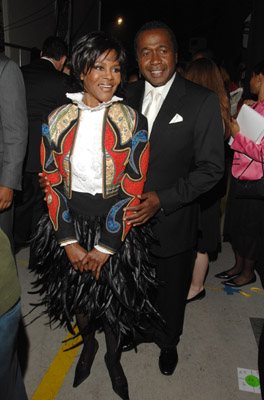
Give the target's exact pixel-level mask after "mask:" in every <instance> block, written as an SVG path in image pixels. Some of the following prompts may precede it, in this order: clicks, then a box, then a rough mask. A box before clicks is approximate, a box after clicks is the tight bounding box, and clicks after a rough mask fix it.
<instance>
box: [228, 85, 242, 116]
mask: <svg viewBox="0 0 264 400" xmlns="http://www.w3.org/2000/svg"><path fill="white" fill-rule="evenodd" d="M242 94H243V88H237V89H236V90H233V91H232V92H230V106H231V116H232V117H233V115H235V114H236V113H237V105H238V103H239V100H240V99H241V96H242Z"/></svg>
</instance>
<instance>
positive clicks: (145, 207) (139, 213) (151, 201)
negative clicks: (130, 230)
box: [124, 192, 161, 226]
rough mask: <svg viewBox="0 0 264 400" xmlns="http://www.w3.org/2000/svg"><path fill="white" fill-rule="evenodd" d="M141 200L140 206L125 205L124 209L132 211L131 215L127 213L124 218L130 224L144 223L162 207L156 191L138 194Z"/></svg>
mask: <svg viewBox="0 0 264 400" xmlns="http://www.w3.org/2000/svg"><path fill="white" fill-rule="evenodd" d="M137 198H138V199H140V200H141V203H140V204H139V205H138V206H134V207H125V208H124V211H126V212H128V211H132V212H133V213H132V214H131V215H126V216H125V217H124V220H125V221H127V223H128V225H133V226H137V225H142V224H144V223H145V222H147V221H148V220H149V219H150V218H151V217H153V215H155V214H156V212H157V211H158V210H159V209H160V208H161V204H160V200H159V198H158V195H157V193H156V192H148V193H144V194H141V195H138V196H137Z"/></svg>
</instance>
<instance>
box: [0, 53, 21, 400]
mask: <svg viewBox="0 0 264 400" xmlns="http://www.w3.org/2000/svg"><path fill="white" fill-rule="evenodd" d="M0 92H1V96H0V254H1V259H0V294H1V296H0V360H1V365H0V398H1V399H5V400H27V395H26V392H25V387H24V383H23V380H22V377H21V372H20V367H19V364H18V359H17V348H16V340H17V332H18V327H19V321H20V286H19V282H18V277H17V271H16V264H15V260H14V256H13V254H12V250H11V244H12V243H13V236H12V228H13V211H14V208H13V197H14V191H16V190H20V189H21V180H22V166H23V160H24V157H25V152H26V146H27V134H28V126H27V112H26V95H25V86H24V82H23V77H22V73H21V71H20V69H19V67H18V66H17V64H16V63H15V62H14V61H12V60H10V59H9V58H7V57H6V56H4V55H2V54H0ZM12 247H13V246H12Z"/></svg>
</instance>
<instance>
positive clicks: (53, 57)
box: [15, 36, 72, 248]
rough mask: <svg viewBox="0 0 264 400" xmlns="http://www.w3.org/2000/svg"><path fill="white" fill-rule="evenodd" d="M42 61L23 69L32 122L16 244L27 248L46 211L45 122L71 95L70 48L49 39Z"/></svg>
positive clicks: (16, 229)
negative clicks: (42, 174)
mask: <svg viewBox="0 0 264 400" xmlns="http://www.w3.org/2000/svg"><path fill="white" fill-rule="evenodd" d="M40 55H41V57H40V58H39V59H37V60H35V61H33V62H32V63H30V64H29V65H26V66H23V67H22V68H21V70H22V73H23V77H24V81H25V86H26V99H27V112H28V121H29V139H28V149H27V154H26V159H25V166H24V179H23V193H22V196H21V197H20V198H19V199H18V201H17V202H16V209H15V244H16V247H17V248H19V247H20V246H25V245H26V244H27V241H28V240H29V238H30V235H31V233H32V232H33V231H34V229H35V226H36V224H37V222H38V220H39V218H40V216H41V214H42V213H43V211H44V210H45V208H44V207H45V202H44V201H43V195H42V193H41V190H40V188H39V183H38V173H39V172H41V165H40V142H41V136H42V122H43V121H44V120H45V118H46V117H47V116H48V114H49V113H50V112H51V111H52V110H54V109H55V108H57V107H59V106H61V105H62V104H65V103H69V102H70V100H69V99H67V98H66V96H65V94H66V92H69V91H71V82H72V81H71V80H70V77H69V76H68V75H67V74H64V73H63V72H61V71H62V69H63V66H64V63H65V61H66V56H67V46H66V44H65V42H64V41H63V40H62V39H61V38H59V37H53V36H51V37H48V38H47V39H46V40H45V41H44V43H43V47H42V51H41V54H40Z"/></svg>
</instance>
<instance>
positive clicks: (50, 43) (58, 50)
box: [42, 36, 67, 61]
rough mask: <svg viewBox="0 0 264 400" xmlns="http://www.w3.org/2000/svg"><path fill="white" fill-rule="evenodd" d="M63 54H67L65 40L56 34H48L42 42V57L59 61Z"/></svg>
mask: <svg viewBox="0 0 264 400" xmlns="http://www.w3.org/2000/svg"><path fill="white" fill-rule="evenodd" d="M64 56H67V44H66V43H65V41H64V40H63V39H62V38H61V37H58V36H49V37H48V38H47V39H46V40H45V41H44V43H43V46H42V57H47V58H53V59H54V60H56V61H59V60H60V59H61V57H64Z"/></svg>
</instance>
